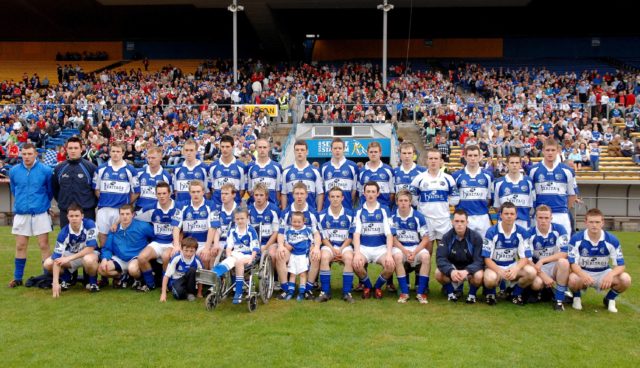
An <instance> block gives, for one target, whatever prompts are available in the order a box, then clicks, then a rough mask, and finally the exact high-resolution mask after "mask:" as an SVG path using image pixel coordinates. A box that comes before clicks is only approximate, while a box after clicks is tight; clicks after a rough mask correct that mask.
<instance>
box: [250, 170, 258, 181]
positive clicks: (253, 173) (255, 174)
mask: <svg viewBox="0 0 640 368" xmlns="http://www.w3.org/2000/svg"><path fill="white" fill-rule="evenodd" d="M257 176H258V173H257V172H255V171H253V172H252V173H251V177H252V178H254V179H255V178H256V177H257Z"/></svg>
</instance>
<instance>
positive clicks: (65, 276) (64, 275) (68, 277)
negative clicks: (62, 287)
mask: <svg viewBox="0 0 640 368" xmlns="http://www.w3.org/2000/svg"><path fill="white" fill-rule="evenodd" d="M60 278H61V279H62V281H64V282H71V272H69V270H68V269H66V268H65V269H64V270H62V275H60Z"/></svg>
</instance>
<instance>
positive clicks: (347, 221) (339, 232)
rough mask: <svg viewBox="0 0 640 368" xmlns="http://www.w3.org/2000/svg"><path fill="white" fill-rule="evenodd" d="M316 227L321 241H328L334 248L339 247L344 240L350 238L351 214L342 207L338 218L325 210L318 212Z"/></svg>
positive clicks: (328, 210) (328, 209)
mask: <svg viewBox="0 0 640 368" xmlns="http://www.w3.org/2000/svg"><path fill="white" fill-rule="evenodd" d="M318 225H319V230H320V235H321V236H322V238H323V239H327V240H329V241H330V242H331V245H333V246H334V247H341V246H342V244H343V243H344V242H345V240H347V239H349V238H351V230H352V226H353V212H351V211H350V210H349V209H347V208H344V207H342V209H340V213H338V216H334V215H333V213H332V212H331V209H330V208H327V209H325V210H323V211H322V212H320V222H319V223H318Z"/></svg>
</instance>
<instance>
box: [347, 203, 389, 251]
mask: <svg viewBox="0 0 640 368" xmlns="http://www.w3.org/2000/svg"><path fill="white" fill-rule="evenodd" d="M391 226H392V224H391V211H389V207H387V206H383V205H382V204H380V203H376V206H375V208H373V209H371V210H370V209H369V208H367V204H366V202H365V203H364V204H363V205H362V207H360V208H359V209H358V210H357V211H356V215H355V216H354V219H353V233H354V234H355V233H358V234H360V245H361V246H363V247H378V246H384V245H386V244H387V236H388V235H394V233H393V232H392V230H391Z"/></svg>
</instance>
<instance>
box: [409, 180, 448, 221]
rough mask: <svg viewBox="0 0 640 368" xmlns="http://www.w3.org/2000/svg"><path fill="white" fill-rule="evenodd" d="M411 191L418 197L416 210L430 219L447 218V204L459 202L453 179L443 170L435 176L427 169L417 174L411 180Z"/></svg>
mask: <svg viewBox="0 0 640 368" xmlns="http://www.w3.org/2000/svg"><path fill="white" fill-rule="evenodd" d="M411 193H412V194H413V195H415V196H416V197H418V211H420V213H422V214H423V215H425V216H426V217H427V218H430V219H443V218H447V219H448V218H449V217H450V214H449V205H452V206H455V205H457V204H458V202H460V196H459V194H458V187H457V186H456V182H455V180H453V177H452V176H451V175H449V174H445V173H443V172H438V175H437V176H431V174H429V172H428V171H425V172H424V173H422V174H420V175H418V176H417V177H416V178H415V179H413V181H412V182H411Z"/></svg>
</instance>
